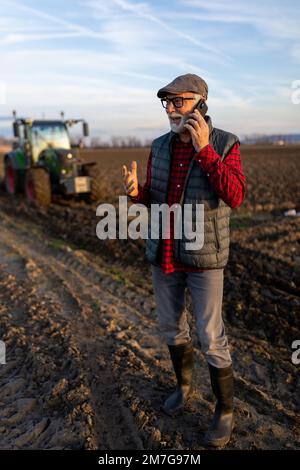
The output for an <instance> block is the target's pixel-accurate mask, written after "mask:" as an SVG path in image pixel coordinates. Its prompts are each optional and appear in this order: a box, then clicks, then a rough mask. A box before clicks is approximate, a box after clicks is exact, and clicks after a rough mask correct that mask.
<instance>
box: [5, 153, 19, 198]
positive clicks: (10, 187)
mask: <svg viewBox="0 0 300 470" xmlns="http://www.w3.org/2000/svg"><path fill="white" fill-rule="evenodd" d="M4 183H5V189H6V191H7V192H8V194H11V195H12V196H14V195H15V194H16V193H17V192H18V190H19V186H20V185H19V183H20V176H19V172H18V170H15V168H14V167H13V166H12V164H11V162H10V161H9V160H8V159H7V160H6V161H5V174H4Z"/></svg>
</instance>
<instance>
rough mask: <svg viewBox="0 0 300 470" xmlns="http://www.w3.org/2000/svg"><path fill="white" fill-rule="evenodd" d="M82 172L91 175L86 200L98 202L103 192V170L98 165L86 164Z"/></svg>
mask: <svg viewBox="0 0 300 470" xmlns="http://www.w3.org/2000/svg"><path fill="white" fill-rule="evenodd" d="M84 173H85V175H86V176H90V177H91V191H90V193H88V194H87V201H89V202H100V201H101V200H102V199H103V196H104V194H105V192H104V187H103V184H104V183H103V172H102V171H101V168H100V166H98V165H97V164H96V165H86V166H85V167H84Z"/></svg>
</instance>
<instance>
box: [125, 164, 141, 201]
mask: <svg viewBox="0 0 300 470" xmlns="http://www.w3.org/2000/svg"><path fill="white" fill-rule="evenodd" d="M122 169H123V182H124V190H125V192H126V194H127V195H128V196H133V197H135V196H137V195H138V192H139V191H138V178H137V163H136V161H133V162H131V170H127V166H126V165H123V167H122Z"/></svg>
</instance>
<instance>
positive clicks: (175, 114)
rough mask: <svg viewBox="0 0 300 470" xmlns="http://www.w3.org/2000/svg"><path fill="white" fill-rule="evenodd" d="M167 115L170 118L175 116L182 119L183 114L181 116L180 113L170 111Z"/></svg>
mask: <svg viewBox="0 0 300 470" xmlns="http://www.w3.org/2000/svg"><path fill="white" fill-rule="evenodd" d="M168 117H169V118H171V119H175V118H180V119H182V118H183V117H184V116H182V114H177V113H171V114H169V115H168Z"/></svg>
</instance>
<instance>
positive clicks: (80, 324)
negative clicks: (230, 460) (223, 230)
mask: <svg viewBox="0 0 300 470" xmlns="http://www.w3.org/2000/svg"><path fill="white" fill-rule="evenodd" d="M148 153H149V150H147V149H136V150H118V151H116V150H105V151H85V152H84V158H86V159H93V158H97V159H98V160H99V162H100V163H101V166H102V168H103V202H113V203H114V204H117V201H118V196H119V195H122V194H123V185H122V178H121V167H122V164H123V163H126V164H129V163H130V161H131V160H132V159H135V160H137V162H138V173H139V175H140V179H141V181H143V180H144V177H145V169H146V163H147V156H148ZM242 158H243V166H244V171H245V174H246V176H247V194H246V199H245V202H244V204H243V205H242V206H241V207H240V208H239V209H237V210H235V211H233V216H232V221H231V235H232V242H231V251H230V261H229V264H228V266H227V267H226V269H225V290H224V304H223V313H224V319H225V322H226V326H227V333H228V335H229V339H230V344H231V350H232V357H233V360H234V368H235V378H236V398H235V408H236V416H237V427H236V430H235V432H234V434H233V437H232V440H231V442H230V443H229V445H228V448H229V449H230V448H231V449H286V448H290V449H300V426H299V424H300V422H299V421H300V420H299V405H300V398H299V396H300V394H299V385H300V381H299V367H300V366H296V365H293V364H292V362H291V355H292V348H291V344H292V342H293V341H294V340H295V339H300V317H299V311H300V287H299V274H300V262H299V261H300V247H299V229H300V217H285V216H284V215H283V212H284V211H285V210H287V209H292V208H295V209H296V210H297V211H299V210H300V200H299V194H300V187H299V182H300V148H299V147H288V148H277V147H261V148H255V147H248V148H247V147H244V148H243V149H242ZM95 209H96V206H93V205H89V204H87V203H85V202H84V201H81V200H65V199H63V198H61V197H58V196H57V197H55V198H54V201H53V204H52V205H51V207H50V208H49V209H36V208H32V207H29V206H28V205H27V204H26V203H25V201H24V198H23V196H22V195H20V196H18V197H16V198H15V199H12V198H10V197H8V196H7V195H6V194H5V192H4V191H3V189H2V190H1V192H0V217H1V230H0V339H2V340H3V341H5V344H6V348H7V358H6V361H7V364H6V365H0V381H1V382H0V383H1V386H0V416H1V420H0V448H1V449H37V448H43V449H83V448H84V449H169V448H171V449H202V448H203V443H202V440H203V436H204V433H205V430H206V428H207V426H208V424H209V422H210V418H211V413H212V410H213V396H212V393H211V390H210V387H209V380H208V371H207V367H206V364H205V361H204V358H203V355H202V353H201V352H199V350H198V346H197V341H196V337H195V329H194V323H193V319H192V315H191V309H190V308H189V310H190V315H191V325H192V329H193V336H194V340H195V347H196V348H197V364H196V371H195V379H194V392H193V395H192V397H191V400H190V403H189V405H188V407H187V410H186V413H185V414H184V415H183V416H181V417H177V418H173V419H172V418H170V417H168V416H165V415H164V414H163V413H162V412H161V410H160V406H161V403H162V401H163V400H164V399H165V397H166V396H167V395H168V393H170V390H171V389H172V387H173V386H174V378H173V374H172V370H171V365H170V361H169V358H168V353H167V347H166V345H164V342H163V341H162V338H161V337H160V334H159V331H158V328H157V324H156V317H155V302H154V298H153V291H152V286H151V277H150V267H149V265H148V264H147V262H146V261H145V258H144V242H143V241H142V240H138V241H131V240H110V241H100V240H98V239H97V238H96V235H95V227H96V224H97V222H98V219H97V217H96V215H95ZM187 301H188V305H189V297H187Z"/></svg>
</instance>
